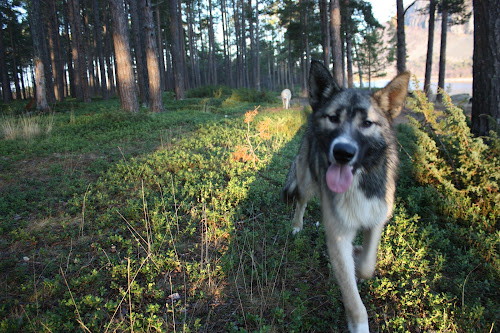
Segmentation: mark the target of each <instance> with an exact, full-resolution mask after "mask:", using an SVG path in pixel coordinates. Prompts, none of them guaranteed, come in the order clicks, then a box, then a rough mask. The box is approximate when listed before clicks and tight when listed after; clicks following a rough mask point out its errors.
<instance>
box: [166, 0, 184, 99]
mask: <svg viewBox="0 0 500 333" xmlns="http://www.w3.org/2000/svg"><path fill="white" fill-rule="evenodd" d="M168 3H169V5H170V35H171V36H172V47H171V54H172V64H173V72H174V90H175V98H176V99H178V100H180V99H184V73H183V68H184V67H183V66H182V55H181V54H180V52H181V45H180V44H181V41H180V31H179V20H180V19H181V17H180V15H181V14H180V8H178V7H177V6H178V1H177V0H169V1H168Z"/></svg>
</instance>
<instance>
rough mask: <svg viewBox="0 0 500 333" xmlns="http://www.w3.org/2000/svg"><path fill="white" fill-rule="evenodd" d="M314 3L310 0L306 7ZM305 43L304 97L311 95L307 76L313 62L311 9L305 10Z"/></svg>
mask: <svg viewBox="0 0 500 333" xmlns="http://www.w3.org/2000/svg"><path fill="white" fill-rule="evenodd" d="M312 5H313V4H312V3H310V2H309V1H306V8H307V7H309V6H312ZM304 23H305V24H304V34H305V36H304V37H305V38H304V44H305V50H306V60H305V73H306V80H305V82H304V83H305V85H304V86H305V88H306V89H305V94H304V97H307V96H309V89H308V88H309V85H308V84H307V77H308V76H309V67H310V64H311V50H310V48H309V28H308V27H309V10H304Z"/></svg>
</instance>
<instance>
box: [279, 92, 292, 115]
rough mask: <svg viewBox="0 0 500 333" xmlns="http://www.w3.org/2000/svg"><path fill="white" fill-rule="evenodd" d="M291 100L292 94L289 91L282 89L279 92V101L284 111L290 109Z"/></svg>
mask: <svg viewBox="0 0 500 333" xmlns="http://www.w3.org/2000/svg"><path fill="white" fill-rule="evenodd" d="M291 99H292V92H291V91H290V89H284V90H283V91H282V92H281V100H282V101H283V108H284V109H287V110H288V109H289V108H290V100H291Z"/></svg>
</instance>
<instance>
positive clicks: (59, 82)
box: [45, 0, 64, 101]
mask: <svg viewBox="0 0 500 333" xmlns="http://www.w3.org/2000/svg"><path fill="white" fill-rule="evenodd" d="M45 3H46V4H47V16H48V17H47V26H48V33H49V49H50V60H51V62H52V74H53V75H54V95H55V98H56V100H58V101H62V100H63V98H64V81H63V65H62V52H61V43H60V40H59V21H58V19H57V10H56V2H55V0H46V1H45Z"/></svg>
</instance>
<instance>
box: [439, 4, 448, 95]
mask: <svg viewBox="0 0 500 333" xmlns="http://www.w3.org/2000/svg"><path fill="white" fill-rule="evenodd" d="M447 36H448V8H443V11H442V13H441V47H440V51H439V77H438V89H439V88H441V89H443V90H444V88H445V87H444V84H445V83H444V81H445V80H444V79H445V75H446V42H447ZM442 99H443V97H442V95H441V94H438V95H437V96H436V100H437V101H438V102H441V101H442Z"/></svg>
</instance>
